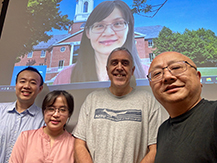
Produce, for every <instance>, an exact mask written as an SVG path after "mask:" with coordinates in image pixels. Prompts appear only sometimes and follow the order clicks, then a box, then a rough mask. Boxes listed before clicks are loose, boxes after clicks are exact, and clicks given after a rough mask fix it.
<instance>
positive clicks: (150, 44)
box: [148, 39, 154, 47]
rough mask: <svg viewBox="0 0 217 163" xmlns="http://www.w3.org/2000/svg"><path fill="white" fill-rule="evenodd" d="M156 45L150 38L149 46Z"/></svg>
mask: <svg viewBox="0 0 217 163" xmlns="http://www.w3.org/2000/svg"><path fill="white" fill-rule="evenodd" d="M153 45H154V43H153V40H152V39H151V40H148V47H152V46H153Z"/></svg>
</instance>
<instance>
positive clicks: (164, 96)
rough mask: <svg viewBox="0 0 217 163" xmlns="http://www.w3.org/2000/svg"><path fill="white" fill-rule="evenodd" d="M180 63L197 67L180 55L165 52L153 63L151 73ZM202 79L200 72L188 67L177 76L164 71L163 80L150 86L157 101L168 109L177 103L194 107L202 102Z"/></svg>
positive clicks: (151, 83) (166, 70)
mask: <svg viewBox="0 0 217 163" xmlns="http://www.w3.org/2000/svg"><path fill="white" fill-rule="evenodd" d="M178 61H187V62H189V63H190V64H191V65H193V66H194V67H196V65H195V64H194V63H193V62H192V60H190V59H189V58H188V57H186V56H184V55H182V54H180V53H177V52H165V53H162V54H160V55H159V56H157V57H156V58H155V59H154V60H153V61H152V63H151V65H150V69H149V72H151V71H153V70H155V69H156V68H165V67H167V66H168V65H170V64H171V63H174V62H178ZM200 79H201V74H200V72H199V71H196V70H195V69H194V68H193V67H191V66H190V65H187V70H186V71H185V72H184V73H182V74H181V75H177V76H174V75H172V74H171V73H170V72H169V71H168V69H164V75H163V78H162V79H161V80H160V81H157V82H150V86H151V88H152V92H153V94H154V96H155V97H156V99H157V100H158V101H159V102H160V103H161V104H162V105H163V106H164V107H165V108H166V109H167V106H172V105H174V104H176V103H177V102H181V103H188V104H189V105H191V103H192V105H193V104H194V103H195V102H197V101H198V100H200V94H201V86H202V85H201V83H200ZM192 105H191V106H192ZM186 107H187V106H186Z"/></svg>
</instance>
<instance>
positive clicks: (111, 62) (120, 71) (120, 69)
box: [106, 50, 135, 90]
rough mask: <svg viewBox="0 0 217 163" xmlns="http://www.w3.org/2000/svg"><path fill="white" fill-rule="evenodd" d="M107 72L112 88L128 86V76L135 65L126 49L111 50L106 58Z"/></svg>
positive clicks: (131, 73) (124, 88) (129, 76)
mask: <svg viewBox="0 0 217 163" xmlns="http://www.w3.org/2000/svg"><path fill="white" fill-rule="evenodd" d="M106 68H107V74H108V76H109V79H110V80H111V88H112V89H117V88H119V89H123V90H126V88H130V78H131V76H132V75H133V72H134V70H135V67H134V66H133V60H132V57H131V56H130V54H129V53H128V52H127V51H124V50H119V51H115V52H113V53H112V54H111V55H110V56H109V59H108V64H107V67H106Z"/></svg>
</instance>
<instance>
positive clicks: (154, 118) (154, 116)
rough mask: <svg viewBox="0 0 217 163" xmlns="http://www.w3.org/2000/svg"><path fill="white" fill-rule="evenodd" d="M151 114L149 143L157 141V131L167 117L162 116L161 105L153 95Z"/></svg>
mask: <svg viewBox="0 0 217 163" xmlns="http://www.w3.org/2000/svg"><path fill="white" fill-rule="evenodd" d="M150 107H151V108H152V109H151V110H152V111H151V114H150V116H149V135H148V145H152V144H156V143H157V133H158V129H159V127H160V125H161V124H162V122H163V120H164V119H165V118H163V117H162V108H161V105H160V104H159V103H158V102H157V101H156V100H155V99H154V97H152V99H151V106H150Z"/></svg>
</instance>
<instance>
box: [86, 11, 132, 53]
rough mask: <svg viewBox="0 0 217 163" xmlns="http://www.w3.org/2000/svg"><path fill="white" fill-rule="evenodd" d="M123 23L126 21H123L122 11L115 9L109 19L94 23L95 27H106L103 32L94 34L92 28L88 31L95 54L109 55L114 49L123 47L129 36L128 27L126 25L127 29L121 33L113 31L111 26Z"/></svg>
mask: <svg viewBox="0 0 217 163" xmlns="http://www.w3.org/2000/svg"><path fill="white" fill-rule="evenodd" d="M123 21H125V20H124V19H123V16H122V13H121V11H120V10H119V9H118V8H115V9H114V10H113V12H112V13H111V14H110V15H109V16H108V17H107V18H105V19H103V20H102V21H101V22H95V23H94V25H102V24H103V25H106V28H105V30H104V31H103V32H101V33H94V32H93V31H92V29H91V27H90V28H89V30H87V32H86V34H87V37H88V38H89V39H90V42H91V45H92V47H93V49H94V51H95V53H98V54H104V55H109V54H110V52H111V51H112V50H113V49H115V48H117V47H121V46H122V45H123V44H124V43H125V41H126V39H127V34H128V25H126V28H125V29H123V30H120V31H115V30H113V29H112V26H111V24H114V23H116V22H117V23H119V22H123ZM117 23H116V24H117Z"/></svg>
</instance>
